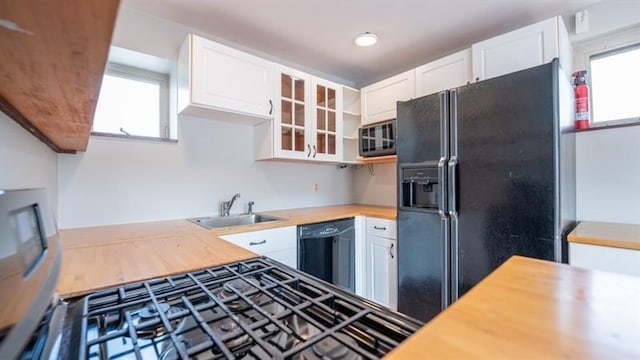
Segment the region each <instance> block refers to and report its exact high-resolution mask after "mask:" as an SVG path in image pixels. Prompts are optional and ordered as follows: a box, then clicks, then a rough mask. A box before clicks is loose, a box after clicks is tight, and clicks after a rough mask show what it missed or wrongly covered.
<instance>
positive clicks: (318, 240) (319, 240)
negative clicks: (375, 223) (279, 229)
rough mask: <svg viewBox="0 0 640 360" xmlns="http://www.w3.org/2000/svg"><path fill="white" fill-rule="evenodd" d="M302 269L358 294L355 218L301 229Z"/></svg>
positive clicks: (299, 258)
mask: <svg viewBox="0 0 640 360" xmlns="http://www.w3.org/2000/svg"><path fill="white" fill-rule="evenodd" d="M298 269H300V270H302V271H304V272H306V273H307V274H310V275H313V276H315V277H317V278H320V279H323V280H325V281H327V282H330V283H332V284H334V285H337V286H339V287H341V288H343V289H346V290H349V291H351V292H354V291H355V283H356V279H355V227H354V225H353V218H349V219H341V220H334V221H327V222H322V223H315V224H308V225H300V226H298Z"/></svg>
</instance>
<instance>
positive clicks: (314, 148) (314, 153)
mask: <svg viewBox="0 0 640 360" xmlns="http://www.w3.org/2000/svg"><path fill="white" fill-rule="evenodd" d="M317 153H318V152H317V151H316V146H315V145H313V158H314V159H315V158H316V154H317Z"/></svg>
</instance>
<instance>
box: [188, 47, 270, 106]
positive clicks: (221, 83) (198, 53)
mask: <svg viewBox="0 0 640 360" xmlns="http://www.w3.org/2000/svg"><path fill="white" fill-rule="evenodd" d="M191 36H192V59H191V66H192V68H191V81H192V83H191V91H192V93H191V102H192V103H194V104H197V105H202V106H207V107H213V108H217V109H223V110H226V111H231V112H236V113H239V114H246V115H252V116H259V117H263V118H271V117H272V113H273V100H272V94H273V79H272V77H273V65H272V63H270V62H268V61H266V60H264V59H261V58H259V57H256V56H253V55H249V54H247V53H244V52H241V51H238V50H235V49H232V48H230V47H227V46H224V45H221V44H217V43H215V42H213V41H209V40H206V39H203V38H201V37H198V36H194V35H191Z"/></svg>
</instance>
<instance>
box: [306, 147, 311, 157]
mask: <svg viewBox="0 0 640 360" xmlns="http://www.w3.org/2000/svg"><path fill="white" fill-rule="evenodd" d="M307 149H309V152H308V153H307V157H311V145H309V144H307Z"/></svg>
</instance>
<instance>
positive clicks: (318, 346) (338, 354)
mask: <svg viewBox="0 0 640 360" xmlns="http://www.w3.org/2000/svg"><path fill="white" fill-rule="evenodd" d="M336 338H338V339H340V341H342V342H343V343H347V344H349V345H352V346H353V347H358V343H357V342H356V341H355V340H354V339H353V338H351V337H349V336H348V335H345V334H335V335H332V336H328V337H326V338H324V339H322V340H320V341H318V342H317V343H315V344H313V345H312V346H311V348H310V349H306V350H304V351H302V354H301V355H302V359H305V360H312V359H322V360H326V359H340V360H360V359H362V357H361V356H360V355H358V354H357V353H356V352H354V351H353V350H351V349H349V348H348V347H347V346H346V345H343V344H341V343H340V342H339V341H338V340H336Z"/></svg>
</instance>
